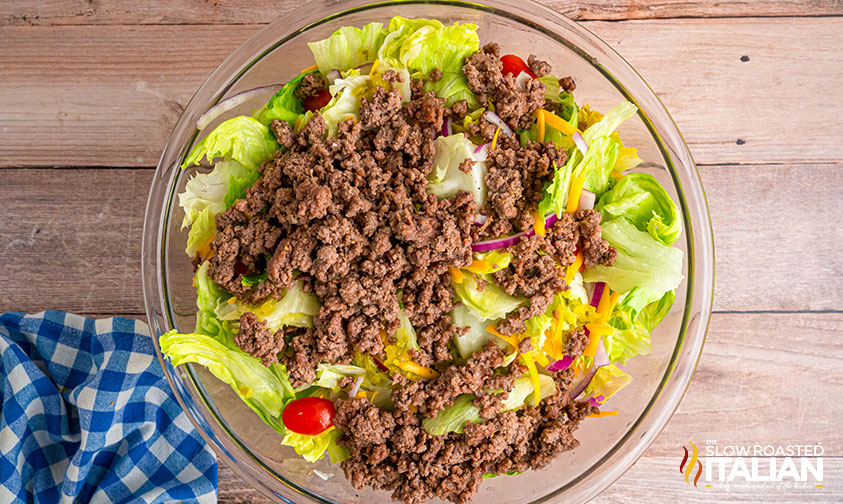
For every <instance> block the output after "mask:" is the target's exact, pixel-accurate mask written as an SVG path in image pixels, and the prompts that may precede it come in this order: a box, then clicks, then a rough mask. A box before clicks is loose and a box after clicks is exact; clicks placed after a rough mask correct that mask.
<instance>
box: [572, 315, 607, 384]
mask: <svg viewBox="0 0 843 504" xmlns="http://www.w3.org/2000/svg"><path fill="white" fill-rule="evenodd" d="M586 332H587V331H586ZM608 365H609V356H608V355H606V347H605V346H603V342H602V341H598V342H597V351H596V352H594V362H593V363H592V365H591V369H589V370H588V373H587V374H586V375H585V377H583V379H582V381H580V382H579V383H578V384H577V386H576V387H574V388H573V389H572V390H571V392H570V396H569V397H570V398H571V399H576V398H577V397H579V395H580V394H582V392H583V390H585V389H586V388H587V387H588V384H589V383H591V380H592V379H593V378H594V375H595V374H596V373H597V370H598V369H600V368H602V367H603V366H608Z"/></svg>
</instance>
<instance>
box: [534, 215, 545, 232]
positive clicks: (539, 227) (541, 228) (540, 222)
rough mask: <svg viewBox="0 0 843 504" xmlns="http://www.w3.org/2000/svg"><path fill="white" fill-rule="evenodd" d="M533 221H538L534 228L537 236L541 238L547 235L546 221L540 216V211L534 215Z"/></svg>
mask: <svg viewBox="0 0 843 504" xmlns="http://www.w3.org/2000/svg"><path fill="white" fill-rule="evenodd" d="M533 219H535V220H536V223H535V224H534V225H533V227H534V228H535V230H536V234H537V235H539V236H544V234H545V228H544V219H543V218H542V216H541V215H539V212H538V211H536V212H534V213H533Z"/></svg>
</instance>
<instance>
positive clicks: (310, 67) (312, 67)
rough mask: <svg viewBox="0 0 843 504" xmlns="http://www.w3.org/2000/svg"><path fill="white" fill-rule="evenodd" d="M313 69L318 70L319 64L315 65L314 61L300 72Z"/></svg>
mask: <svg viewBox="0 0 843 504" xmlns="http://www.w3.org/2000/svg"><path fill="white" fill-rule="evenodd" d="M314 70H319V66H317V65H316V63H314V64H312V65H310V66H309V67H307V68H305V69H303V70H302V71H301V73H307V72H312V71H314Z"/></svg>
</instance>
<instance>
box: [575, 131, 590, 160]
mask: <svg viewBox="0 0 843 504" xmlns="http://www.w3.org/2000/svg"><path fill="white" fill-rule="evenodd" d="M572 138H573V139H574V143H575V144H577V149H579V150H580V152H582V155H583V156H585V153H586V152H588V144H587V143H585V138H583V137H582V135H580V132H579V131H577V132H576V133H574V134H573V136H572Z"/></svg>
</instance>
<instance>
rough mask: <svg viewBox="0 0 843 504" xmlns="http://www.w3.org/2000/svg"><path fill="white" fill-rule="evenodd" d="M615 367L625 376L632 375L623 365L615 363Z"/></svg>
mask: <svg viewBox="0 0 843 504" xmlns="http://www.w3.org/2000/svg"><path fill="white" fill-rule="evenodd" d="M615 367H616V368H618V369H620V370H621V371H623V372H624V373H626V374H632V373H630V372H629V369H627V368H626V366H624V365H623V364H620V363H618V362H616V363H615Z"/></svg>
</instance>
